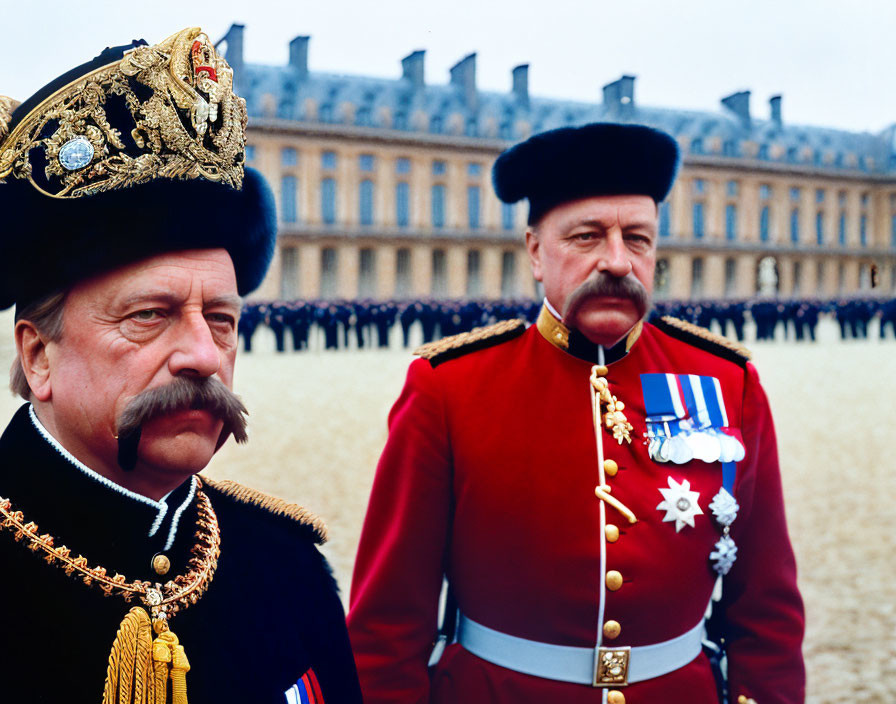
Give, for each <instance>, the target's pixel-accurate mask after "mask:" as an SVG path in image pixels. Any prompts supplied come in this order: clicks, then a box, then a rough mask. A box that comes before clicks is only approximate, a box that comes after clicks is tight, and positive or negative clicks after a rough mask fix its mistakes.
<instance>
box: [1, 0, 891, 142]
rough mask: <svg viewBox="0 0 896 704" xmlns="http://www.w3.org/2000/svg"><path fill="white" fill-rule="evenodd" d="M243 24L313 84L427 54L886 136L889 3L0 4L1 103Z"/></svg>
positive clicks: (496, 72) (575, 91) (261, 56)
mask: <svg viewBox="0 0 896 704" xmlns="http://www.w3.org/2000/svg"><path fill="white" fill-rule="evenodd" d="M232 22H239V23H242V24H245V25H246V40H245V57H246V60H247V61H249V62H252V63H265V64H283V63H285V62H286V58H287V52H288V50H287V45H288V43H289V40H290V39H292V38H293V37H295V36H297V35H311V45H310V52H309V65H310V68H311V70H312V71H326V72H332V73H348V74H362V75H371V76H381V77H397V76H398V75H399V74H400V65H399V62H400V60H401V58H402V57H403V56H405V55H407V54H408V53H410V52H411V51H413V50H415V49H425V50H426V52H427V53H426V80H427V82H429V83H445V82H447V80H448V69H449V68H450V67H451V66H452V65H453V64H454V63H455V62H457V61H458V60H459V59H461V58H463V57H464V56H466V55H467V54H469V53H471V52H477V54H478V61H477V74H478V77H477V80H478V84H479V87H480V89H483V90H496V91H507V90H509V88H510V72H511V69H512V68H513V67H514V66H516V65H518V64H521V63H528V64H530V69H529V80H530V92H531V93H532V94H533V95H538V96H545V97H556V98H567V99H575V100H584V101H592V100H593V101H597V100H599V99H600V95H601V87H602V86H603V85H604V84H605V83H609V82H610V81H612V80H615V79H616V78H618V77H619V76H621V75H623V74H631V75H635V76H637V81H636V84H635V100H636V102H639V103H641V104H644V105H650V106H658V107H677V108H688V109H697V110H717V109H718V107H719V99H721V98H722V97H724V96H725V95H728V94H730V93H733V92H735V91H738V90H751V91H752V112H753V115H754V116H757V117H760V118H765V117H767V116H768V98H769V97H770V96H772V95H775V94H782V95H783V96H784V99H783V114H784V120H785V121H786V122H791V123H797V124H812V125H824V126H830V127H838V128H842V129H848V130H854V131H870V132H878V131H880V130H882V129H884V128H885V127H887V126H888V125H890V124H893V123H896V38H894V30H896V1H894V0H852V2H846V1H845V0H741V2H732V1H729V0H675V1H663V0H616V1H615V2H606V1H604V0H578V1H575V0H544V1H542V2H525V1H524V0H452V1H451V2H431V1H430V0H416V1H413V0H365V1H361V0H315V1H314V2H310V1H308V0H293V1H292V2H277V1H276V0H244V1H241V2H237V1H236V0H217V1H215V2H210V1H208V0H191V1H187V2H185V1H184V0H149V1H148V2H141V3H125V2H121V0H118V1H116V2H110V1H109V0H80V1H78V2H72V1H71V0H66V1H65V2H63V1H62V0H46V1H45V2H43V3H38V4H36V5H34V4H31V3H26V2H25V1H24V0H0V94H6V95H10V96H12V97H14V98H17V99H19V100H21V99H23V98H25V97H27V96H29V95H31V94H32V93H33V92H35V91H36V90H37V89H38V88H40V86H42V85H43V84H44V83H46V82H48V81H49V80H51V79H52V78H54V77H56V76H57V75H59V74H61V73H63V72H64V71H66V70H67V69H69V68H72V67H73V66H76V65H78V64H80V63H82V62H84V61H86V60H88V59H90V58H92V57H93V56H95V55H96V54H97V53H99V51H100V50H102V49H103V47H105V46H108V45H116V44H123V43H127V42H128V41H130V40H131V39H133V38H145V39H147V40H148V41H149V42H150V43H153V42H156V41H160V40H162V39H164V38H165V37H167V36H169V35H170V34H173V33H174V32H175V31H177V30H180V29H182V28H184V27H188V26H200V27H202V28H203V29H205V30H206V32H207V33H208V35H209V36H210V37H211V38H212V40H214V41H217V40H218V39H219V38H221V37H222V36H223V35H224V33H225V32H226V31H227V28H228V27H229V26H230V24H231V23H232Z"/></svg>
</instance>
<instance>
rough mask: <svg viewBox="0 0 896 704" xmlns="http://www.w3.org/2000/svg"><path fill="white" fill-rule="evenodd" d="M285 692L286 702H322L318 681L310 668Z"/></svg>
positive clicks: (301, 703) (312, 703)
mask: <svg viewBox="0 0 896 704" xmlns="http://www.w3.org/2000/svg"><path fill="white" fill-rule="evenodd" d="M285 694H286V704H324V695H323V692H321V689H320V682H318V681H317V675H315V674H314V670H312V669H311V668H308V672H306V673H305V674H304V675H302V677H301V678H300V679H299V681H298V682H296V683H295V684H294V685H293V686H292V687H290V688H289V689H288V690H286V692H285Z"/></svg>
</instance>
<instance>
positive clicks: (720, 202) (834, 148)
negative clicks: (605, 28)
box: [224, 25, 896, 299]
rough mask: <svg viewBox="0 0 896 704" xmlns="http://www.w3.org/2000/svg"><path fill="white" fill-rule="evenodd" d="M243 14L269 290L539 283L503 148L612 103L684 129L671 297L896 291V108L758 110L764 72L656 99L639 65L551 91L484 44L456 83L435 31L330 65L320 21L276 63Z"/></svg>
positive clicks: (294, 294) (379, 295)
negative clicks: (638, 92) (371, 61)
mask: <svg viewBox="0 0 896 704" xmlns="http://www.w3.org/2000/svg"><path fill="white" fill-rule="evenodd" d="M243 31H244V30H243V27H242V26H240V25H234V26H233V27H231V30H230V32H229V33H228V35H227V36H226V37H225V38H224V41H225V42H226V44H227V50H226V56H227V59H228V61H229V62H230V63H231V65H232V66H233V67H234V69H235V71H236V75H237V90H238V91H239V93H240V94H241V95H245V96H246V99H247V103H248V107H249V115H250V121H249V129H248V137H247V140H248V144H249V150H248V152H249V153H248V155H247V156H248V158H247V162H248V164H249V165H250V166H253V167H255V168H257V169H259V170H260V171H261V172H262V173H263V174H264V175H265V177H266V178H267V179H268V181H269V182H270V184H271V186H272V188H273V189H274V192H275V195H276V197H277V205H278V213H279V218H280V231H279V239H278V248H277V253H276V257H275V260H274V264H273V266H272V268H271V271H270V273H269V274H268V277H267V279H266V281H265V282H264V284H263V285H262V287H261V288H260V289H259V290H258V291H257V292H256V294H255V297H256V298H260V299H276V298H281V299H291V298H309V299H311V298H348V299H351V298H375V299H387V298H401V299H410V298H429V297H433V298H471V297H472V298H498V297H532V296H537V295H538V293H539V292H538V290H537V286H536V283H535V281H534V280H533V278H532V275H531V271H530V268H529V263H528V259H527V256H526V251H525V247H524V234H523V233H524V232H525V226H526V224H525V220H526V207H525V205H524V204H517V205H515V206H512V207H510V206H505V205H503V204H501V203H500V202H499V201H498V200H497V198H496V197H495V195H494V193H493V191H492V188H491V182H490V174H491V166H492V163H493V162H494V160H495V158H496V157H497V156H498V154H499V153H500V152H501V151H502V150H503V149H505V148H506V147H507V146H509V145H510V144H513V143H514V142H516V141H519V140H521V139H525V138H526V137H527V136H528V135H530V134H533V133H535V132H539V131H542V130H545V129H551V128H554V127H559V126H562V125H577V124H585V123H587V122H593V121H617V122H639V123H644V124H648V125H651V126H654V127H658V128H660V129H664V130H666V131H668V132H670V133H671V134H673V135H674V136H675V137H676V138H677V139H678V141H679V144H680V146H681V149H682V154H683V163H682V168H681V172H680V175H679V178H678V181H677V183H676V185H675V186H674V188H673V190H672V193H671V194H670V196H669V198H668V199H667V201H666V203H665V204H663V206H662V208H661V218H660V222H661V225H660V245H659V251H658V255H657V259H658V266H657V281H656V289H657V296H658V297H659V298H674V299H686V298H749V297H753V296H756V295H760V294H762V293H764V294H770V295H778V296H781V297H804V298H812V297H819V298H822V297H823V298H833V297H837V296H848V295H853V294H861V295H869V294H872V295H873V294H874V293H877V294H879V295H882V296H893V295H894V294H896V141H894V138H896V125H894V126H893V127H891V128H889V129H888V130H886V131H885V132H884V133H882V134H879V135H871V134H867V133H861V134H858V133H851V132H845V131H842V130H835V129H828V128H816V127H800V126H791V125H787V124H786V123H785V122H784V121H783V120H782V115H781V98H780V97H779V96H775V97H773V98H772V99H771V100H770V101H769V117H768V118H767V119H757V118H756V117H754V116H752V115H751V114H750V94H749V92H746V91H744V92H740V93H735V94H733V95H731V96H727V97H726V98H723V99H722V101H721V106H720V110H718V111H716V112H694V111H683V110H676V109H662V108H651V107H642V106H640V105H638V104H636V103H635V99H634V84H635V79H634V78H633V77H631V76H623V77H622V78H620V79H619V80H617V81H614V82H613V83H610V84H608V85H607V86H605V87H604V90H603V95H602V96H601V100H596V101H595V102H594V103H593V104H586V103H580V102H568V101H558V100H546V99H538V98H535V97H530V96H529V92H528V69H527V67H526V66H518V67H516V68H515V69H514V70H513V72H512V80H511V85H512V88H511V91H510V92H509V93H507V94H504V95H502V94H496V93H488V92H482V91H478V90H477V88H476V56H475V54H471V55H469V56H467V57H465V58H464V59H462V60H461V61H460V62H459V63H458V64H457V65H455V66H454V67H453V68H452V69H451V72H450V76H449V82H448V83H447V84H443V85H426V84H425V83H424V80H423V60H424V53H423V52H422V51H417V52H414V53H412V54H410V55H409V56H407V57H405V59H404V60H403V61H402V62H401V68H402V75H401V77H400V78H395V79H372V78H367V77H360V76H336V75H330V74H325V73H319V74H318V73H312V72H309V71H308V66H307V57H308V47H309V38H308V37H297V38H296V39H295V40H293V42H291V44H290V60H289V63H288V64H287V65H285V66H280V67H270V66H257V65H254V64H245V63H244V61H243V56H242V42H243V40H242V38H243ZM872 271H874V272H875V273H874V274H872ZM872 278H874V279H875V281H876V283H877V287H876V288H874V289H872Z"/></svg>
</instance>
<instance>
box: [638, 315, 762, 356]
mask: <svg viewBox="0 0 896 704" xmlns="http://www.w3.org/2000/svg"><path fill="white" fill-rule="evenodd" d="M654 324H655V325H656V326H657V327H658V328H660V329H661V330H662V331H663V332H665V333H667V334H669V335H672V336H673V337H676V338H678V339H681V340H684V341H685V342H690V343H691V344H693V345H696V346H697V347H700V348H701V349H704V350H706V351H708V352H713V353H715V354H718V355H719V356H721V357H725V358H726V359H730V360H731V361H733V362H736V363H738V364H740V365H743V364H745V363H746V362H749V361H750V360H751V359H752V358H753V355H752V354H751V353H750V350H748V349H747V348H746V347H744V346H743V345H741V344H740V343H738V342H735V341H734V340H729V339H728V338H727V337H723V336H722V335H718V334H716V333H714V332H713V331H712V330H707V329H706V328H701V327H700V326H699V325H694V324H693V323H689V322H688V321H686V320H681V319H680V318H673V317H672V316H671V315H664V316H663V317H662V318H660V319H659V320H658V321H656V322H655V323H654Z"/></svg>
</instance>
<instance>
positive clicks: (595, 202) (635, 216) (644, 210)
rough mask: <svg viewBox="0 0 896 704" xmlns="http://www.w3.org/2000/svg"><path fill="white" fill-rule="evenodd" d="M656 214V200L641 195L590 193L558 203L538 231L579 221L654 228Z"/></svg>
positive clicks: (567, 226) (566, 227) (565, 227)
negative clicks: (583, 196) (590, 194)
mask: <svg viewBox="0 0 896 704" xmlns="http://www.w3.org/2000/svg"><path fill="white" fill-rule="evenodd" d="M658 217H659V209H658V206H657V204H656V201H654V200H653V198H651V197H650V196H644V195H611V196H590V197H587V198H579V199H576V200H571V201H567V202H565V203H561V204H559V205H557V206H555V207H553V208H551V209H550V210H549V211H548V212H546V213H545V214H544V216H542V218H541V220H539V222H538V223H537V225H536V227H537V229H538V230H539V231H542V230H554V231H568V230H571V229H573V228H575V227H577V226H578V225H580V224H593V225H602V226H605V227H610V226H612V225H614V224H619V225H620V226H621V227H655V226H656V223H657V220H658Z"/></svg>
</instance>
